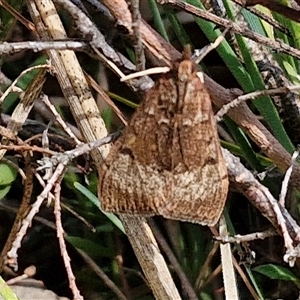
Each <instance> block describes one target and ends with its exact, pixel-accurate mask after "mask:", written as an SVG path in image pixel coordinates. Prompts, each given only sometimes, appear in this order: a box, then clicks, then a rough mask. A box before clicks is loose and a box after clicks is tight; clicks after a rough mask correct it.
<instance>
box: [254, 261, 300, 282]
mask: <svg viewBox="0 0 300 300" xmlns="http://www.w3.org/2000/svg"><path fill="white" fill-rule="evenodd" d="M253 271H256V272H258V273H260V274H263V275H265V276H267V277H269V278H271V279H277V280H286V281H299V279H298V277H297V276H296V275H294V274H293V273H292V272H291V271H290V270H288V269H287V268H284V267H281V266H277V265H273V264H267V265H261V266H258V267H255V268H253Z"/></svg>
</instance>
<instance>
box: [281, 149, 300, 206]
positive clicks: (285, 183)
mask: <svg viewBox="0 0 300 300" xmlns="http://www.w3.org/2000/svg"><path fill="white" fill-rule="evenodd" d="M298 156H299V149H298V150H296V151H295V152H294V153H293V155H292V159H291V165H290V166H289V168H288V169H287V170H286V172H285V176H284V179H283V182H282V186H281V192H280V195H279V204H280V205H281V206H282V207H285V196H286V193H287V190H288V184H289V181H290V178H291V175H292V171H293V166H294V165H295V163H296V159H297V157H298Z"/></svg>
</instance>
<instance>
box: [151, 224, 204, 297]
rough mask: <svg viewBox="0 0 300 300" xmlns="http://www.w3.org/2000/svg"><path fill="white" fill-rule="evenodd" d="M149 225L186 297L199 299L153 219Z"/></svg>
mask: <svg viewBox="0 0 300 300" xmlns="http://www.w3.org/2000/svg"><path fill="white" fill-rule="evenodd" d="M148 223H149V225H150V227H151V230H152V231H153V233H154V236H155V238H156V240H157V242H158V244H159V245H160V247H161V249H162V250H163V252H164V253H165V254H166V256H167V257H168V259H169V261H170V262H171V264H172V267H173V268H174V271H175V272H176V274H177V276H178V277H179V279H180V281H181V286H182V288H183V289H184V291H185V293H186V295H187V296H188V298H189V299H191V300H197V299H198V297H197V295H196V293H195V291H194V289H193V288H192V286H191V284H190V282H189V280H188V278H187V276H186V275H185V273H184V272H183V271H182V268H181V266H180V264H179V263H178V260H177V258H176V257H175V255H174V253H173V252H172V250H171V249H170V247H169V245H168V244H167V242H166V240H165V239H164V237H163V236H162V234H161V233H160V231H159V229H158V227H157V226H156V224H155V223H154V221H153V220H152V219H150V218H149V219H148Z"/></svg>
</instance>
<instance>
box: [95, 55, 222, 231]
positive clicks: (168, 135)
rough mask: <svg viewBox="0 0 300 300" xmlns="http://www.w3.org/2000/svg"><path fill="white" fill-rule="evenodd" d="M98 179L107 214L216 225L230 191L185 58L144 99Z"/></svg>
mask: <svg viewBox="0 0 300 300" xmlns="http://www.w3.org/2000/svg"><path fill="white" fill-rule="evenodd" d="M101 172H102V173H101V174H100V189H99V197H100V199H101V201H102V208H103V209H104V210H105V211H111V212H115V213H125V214H133V215H145V216H152V215H162V216H164V217H166V218H170V219H176V220H181V221H189V222H195V223H199V224H202V225H209V226H212V225H214V224H215V223H216V222H217V221H218V219H219V217H220V214H221V213H222V210H223V207H224V204H225V201H226V197H227V191H228V176H227V168H226V163H225V160H224V158H223V156H222V153H221V147H220V143H219V138H218V134H217V128H216V123H215V120H214V115H213V111H212V108H211V100H210V96H209V94H208V92H207V90H206V88H205V86H204V84H203V83H202V81H201V79H200V78H199V76H198V74H197V72H196V65H195V64H194V63H193V62H192V61H191V60H189V59H185V60H183V61H182V62H180V63H179V64H178V65H177V66H176V67H175V68H174V70H173V71H171V72H169V73H168V74H166V75H164V76H162V78H160V79H159V80H158V81H157V82H156V84H155V86H154V87H153V88H152V89H151V90H150V91H149V92H148V93H147V95H146V98H145V100H144V101H143V102H142V103H141V104H140V106H139V107H138V108H137V110H136V112H135V113H134V115H133V117H132V118H131V120H130V122H129V124H128V126H127V127H126V129H125V131H124V133H123V135H122V136H121V138H120V139H119V140H118V141H117V142H116V143H115V144H114V145H113V147H112V150H111V151H110V153H109V155H108V158H107V159H106V161H105V163H104V165H103V167H102V171H101Z"/></svg>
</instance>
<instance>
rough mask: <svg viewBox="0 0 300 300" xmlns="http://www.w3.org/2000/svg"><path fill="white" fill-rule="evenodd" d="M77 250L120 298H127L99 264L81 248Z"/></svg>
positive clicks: (122, 299) (124, 299) (121, 299)
mask: <svg viewBox="0 0 300 300" xmlns="http://www.w3.org/2000/svg"><path fill="white" fill-rule="evenodd" d="M76 250H77V252H78V253H79V254H80V255H81V257H82V258H83V259H84V261H85V262H86V263H87V264H88V266H89V267H90V268H91V269H92V270H93V271H94V272H95V273H96V275H97V276H98V277H99V278H101V279H102V280H103V282H104V283H105V284H106V285H107V286H108V287H109V288H110V289H111V290H112V291H113V292H114V293H115V294H116V296H117V297H118V299H120V300H127V298H126V297H125V295H124V294H123V293H122V292H121V291H120V289H119V288H118V287H117V286H116V285H115V284H114V282H113V281H112V280H111V279H110V278H109V277H108V276H107V275H106V274H105V273H104V272H103V271H102V270H101V269H100V268H99V266H98V265H97V264H96V263H95V262H94V261H93V260H92V259H91V258H90V257H89V256H88V255H87V254H86V253H85V252H84V251H82V250H81V249H79V248H76Z"/></svg>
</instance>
